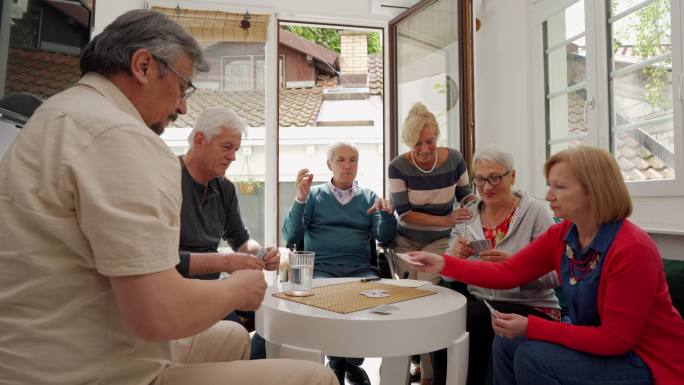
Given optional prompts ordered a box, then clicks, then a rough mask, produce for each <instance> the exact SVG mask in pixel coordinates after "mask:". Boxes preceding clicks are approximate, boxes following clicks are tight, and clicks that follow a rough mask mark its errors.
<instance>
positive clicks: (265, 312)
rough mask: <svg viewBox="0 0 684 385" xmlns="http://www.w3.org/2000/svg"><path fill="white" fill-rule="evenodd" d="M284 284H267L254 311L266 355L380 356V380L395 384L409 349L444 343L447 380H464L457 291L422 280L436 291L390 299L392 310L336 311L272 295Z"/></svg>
mask: <svg viewBox="0 0 684 385" xmlns="http://www.w3.org/2000/svg"><path fill="white" fill-rule="evenodd" d="M354 280H359V278H320V279H314V282H313V286H314V287H316V286H325V285H331V284H336V283H344V282H349V281H354ZM381 282H383V283H387V284H391V283H392V280H382V281H381ZM394 282H396V281H394ZM287 288H288V286H287V283H281V284H278V285H274V286H269V287H268V289H267V291H266V295H265V297H264V302H263V303H262V304H261V307H260V308H259V310H257V312H256V331H257V332H258V333H259V334H260V335H261V336H262V337H264V339H266V355H267V357H269V358H278V357H280V358H295V359H305V360H310V361H317V362H323V361H324V355H331V356H338V357H382V363H381V370H380V373H381V375H380V383H381V384H383V385H384V384H388V385H400V384H407V383H408V365H409V357H410V356H411V355H413V354H421V353H429V352H432V351H435V350H439V349H443V348H447V349H448V354H447V357H448V358H447V359H448V363H447V384H448V385H462V384H465V382H466V374H467V370H468V333H467V332H466V308H467V306H466V299H465V297H463V296H462V295H461V294H459V293H457V292H455V291H452V290H449V289H446V288H442V287H439V286H435V285H426V286H421V287H420V288H421V289H427V290H431V291H435V292H436V293H437V294H433V295H429V296H426V297H422V298H416V299H412V300H408V301H403V302H397V303H394V304H393V305H396V306H398V307H399V309H398V310H396V311H394V312H393V313H392V314H387V315H385V314H376V313H371V312H370V311H369V310H370V309H368V310H361V311H357V312H353V313H348V314H339V313H335V312H332V311H328V310H323V309H319V308H316V307H312V306H308V305H304V304H300V303H297V302H294V301H289V300H285V299H280V298H277V297H274V296H273V294H274V293H277V292H280V291H283V290H287Z"/></svg>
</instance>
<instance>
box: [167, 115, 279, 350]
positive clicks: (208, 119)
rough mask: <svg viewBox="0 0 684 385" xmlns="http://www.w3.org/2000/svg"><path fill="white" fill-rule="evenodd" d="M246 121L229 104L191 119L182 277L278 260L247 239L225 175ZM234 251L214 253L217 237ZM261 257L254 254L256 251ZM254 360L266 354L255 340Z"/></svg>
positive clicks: (273, 251) (274, 251) (237, 317)
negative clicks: (193, 121)
mask: <svg viewBox="0 0 684 385" xmlns="http://www.w3.org/2000/svg"><path fill="white" fill-rule="evenodd" d="M246 130H247V125H246V124H245V122H244V121H243V120H242V118H240V117H239V116H238V115H237V114H236V113H235V112H233V111H231V110H229V109H227V108H220V107H218V108H208V109H206V110H205V111H204V112H203V113H202V114H201V115H200V116H199V117H198V118H197V121H196V122H195V126H194V128H193V130H192V132H191V133H190V135H189V137H188V143H189V145H190V148H189V149H188V151H187V153H186V154H185V155H184V156H181V157H179V159H180V162H181V166H182V167H181V168H182V177H181V181H182V191H183V202H182V206H181V224H180V225H181V231H180V242H179V246H178V250H179V252H178V254H179V257H180V263H179V264H178V265H177V266H176V269H177V270H178V272H179V273H181V275H183V276H184V277H190V278H199V279H218V278H219V274H220V273H221V272H227V273H233V272H235V271H237V270H261V269H266V270H275V269H277V268H278V265H279V264H280V254H279V252H278V248H277V247H268V248H265V249H264V250H263V252H262V247H261V245H260V244H259V243H258V242H257V241H255V240H253V239H250V235H249V231H248V230H247V227H245V223H244V221H243V219H242V216H241V215H240V207H239V205H238V197H237V193H236V190H235V185H233V183H232V182H231V181H229V180H228V179H227V178H226V177H225V175H226V170H227V169H228V167H230V164H231V163H232V162H233V161H234V160H235V159H236V153H237V151H238V150H239V149H240V143H241V142H242V136H243V135H244V134H245V132H246ZM222 239H223V240H225V241H226V242H228V244H229V245H230V247H231V248H232V249H233V250H234V251H235V252H232V253H223V252H219V251H218V245H219V242H220V241H221V240H222ZM260 252H261V253H262V255H260V256H259V258H257V256H256V255H257V254H259V253H260ZM226 319H228V320H231V321H236V322H241V323H242V322H243V319H246V320H247V321H251V322H253V320H254V312H241V311H237V312H233V313H230V314H229V315H228V316H227V317H226ZM252 357H253V358H265V350H264V349H263V344H261V343H254V344H253V346H252Z"/></svg>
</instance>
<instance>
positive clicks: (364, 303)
mask: <svg viewBox="0 0 684 385" xmlns="http://www.w3.org/2000/svg"><path fill="white" fill-rule="evenodd" d="M370 289H384V290H387V291H388V292H389V294H390V295H389V297H381V298H369V297H366V296H365V295H361V294H360V293H361V292H362V291H364V290H370ZM312 290H313V292H314V294H313V295H312V296H308V297H292V296H289V295H287V294H285V293H283V292H279V293H275V294H273V296H274V297H278V298H282V299H286V300H289V301H294V302H299V303H303V304H305V305H309V306H314V307H317V308H321V309H325V310H330V311H334V312H335V313H341V314H347V313H352V312H355V311H359V310H365V309H370V308H372V307H375V306H378V305H384V304H390V303H397V302H401V301H408V300H409V299H414V298H420V297H425V296H428V295H432V294H436V292H434V291H430V290H422V289H417V288H414V287H400V286H394V285H387V284H384V283H381V282H376V281H374V282H360V281H352V282H346V283H338V284H334V285H328V286H319V287H315V288H313V289H312Z"/></svg>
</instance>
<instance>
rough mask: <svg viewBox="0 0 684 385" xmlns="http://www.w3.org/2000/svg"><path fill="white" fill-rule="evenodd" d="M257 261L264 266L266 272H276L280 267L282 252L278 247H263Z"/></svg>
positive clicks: (258, 253) (257, 254) (257, 255)
mask: <svg viewBox="0 0 684 385" xmlns="http://www.w3.org/2000/svg"><path fill="white" fill-rule="evenodd" d="M256 259H257V260H258V261H259V262H262V263H263V264H264V268H265V269H266V270H276V269H277V268H278V266H279V265H280V252H279V251H278V248H277V247H262V248H261V249H260V250H259V251H258V252H257V253H256Z"/></svg>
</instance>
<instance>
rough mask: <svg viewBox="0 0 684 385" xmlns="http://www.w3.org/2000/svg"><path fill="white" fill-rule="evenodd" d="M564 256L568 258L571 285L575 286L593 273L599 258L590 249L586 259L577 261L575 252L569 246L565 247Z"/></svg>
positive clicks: (595, 252) (599, 256)
mask: <svg viewBox="0 0 684 385" xmlns="http://www.w3.org/2000/svg"><path fill="white" fill-rule="evenodd" d="M565 254H567V256H568V262H569V264H568V265H569V268H570V284H571V285H576V284H577V282H578V281H581V280H582V278H584V277H585V276H586V275H587V274H589V273H591V272H592V271H594V269H596V265H598V263H599V260H600V258H601V255H599V253H598V252H597V251H596V250H593V249H592V250H591V251H590V252H589V255H588V256H587V258H585V259H584V260H579V259H577V258H575V252H574V250H573V249H572V247H570V245H565Z"/></svg>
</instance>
